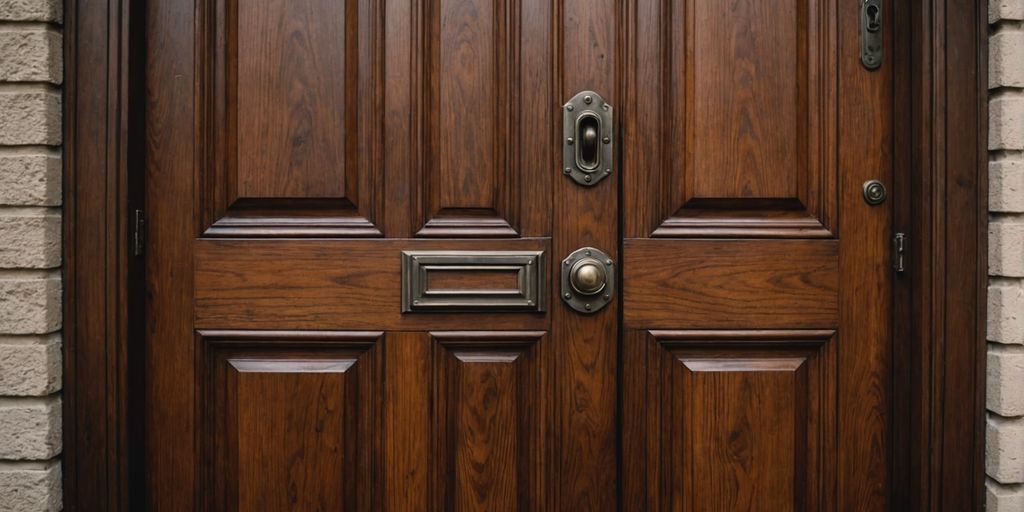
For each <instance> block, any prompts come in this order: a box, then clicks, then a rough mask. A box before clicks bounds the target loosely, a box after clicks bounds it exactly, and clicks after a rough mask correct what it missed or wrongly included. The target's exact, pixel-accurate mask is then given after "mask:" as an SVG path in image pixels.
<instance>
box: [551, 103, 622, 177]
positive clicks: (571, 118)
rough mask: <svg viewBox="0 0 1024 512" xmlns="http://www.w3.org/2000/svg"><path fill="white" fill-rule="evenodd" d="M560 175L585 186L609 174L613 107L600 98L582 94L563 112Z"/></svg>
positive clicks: (610, 170)
mask: <svg viewBox="0 0 1024 512" xmlns="http://www.w3.org/2000/svg"><path fill="white" fill-rule="evenodd" d="M562 114H563V132H564V137H565V140H564V143H563V145H562V173H563V174H565V175H566V176H568V177H570V178H572V179H573V181H575V182H576V183H579V184H580V185H584V186H591V185H596V184H597V182H599V181H601V180H602V179H603V178H604V177H606V176H608V175H610V174H611V173H612V167H613V166H612V163H613V160H612V155H613V152H612V148H613V141H612V133H613V132H614V126H615V125H614V123H613V122H612V119H613V118H612V106H611V105H609V104H608V103H606V102H605V101H604V98H602V97H601V95H600V94H597V93H596V92H593V91H583V92H581V93H579V94H577V95H576V96H573V98H572V99H571V100H569V102H568V103H566V104H565V106H564V107H563V109H562Z"/></svg>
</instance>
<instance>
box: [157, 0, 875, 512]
mask: <svg viewBox="0 0 1024 512" xmlns="http://www.w3.org/2000/svg"><path fill="white" fill-rule="evenodd" d="M867 4H871V5H875V6H876V9H877V8H878V7H877V6H878V4H877V3H876V2H875V1H874V0H870V1H865V2H857V1H839V0H729V1H723V0H636V1H630V2H619V1H615V0H560V1H555V2H552V1H550V0H427V1H419V0H405V1H398V0H330V1H328V0H193V1H183V0H150V1H149V2H147V5H146V9H147V14H146V18H147V23H146V66H145V68H146V76H145V80H146V84H147V85H146V90H147V92H146V94H147V97H146V108H145V117H146V120H145V129H146V140H147V146H146V148H145V153H146V167H145V173H146V175H145V178H146V206H145V208H146V213H147V217H148V226H149V232H148V246H147V251H146V254H145V266H146V275H147V278H146V282H147V304H146V368H145V373H146V389H145V397H146V417H145V424H146V427H145V438H146V441H145V446H146V457H145V460H146V475H145V482H146V500H147V504H148V505H149V507H150V508H152V509H154V510H191V509H205V510H342V509H344V510H523V511H527V510H530V511H532V510H615V509H616V508H619V509H622V510H638V511H639V510H771V511H778V510H884V509H885V508H886V507H887V504H888V503H889V495H890V492H891V488H892V480H891V469H890V462H891V458H892V457H891V456H892V451H893V447H892V446H891V439H892V436H891V434H890V428H891V427H890V425H891V424H892V419H893V412H892V410H891V405H892V389H891V386H892V353H893V339H892V328H891V309H892V298H891V288H892V280H893V273H892V272H893V271H892V268H891V264H890V261H891V256H892V255H891V250H890V240H891V237H892V208H891V201H886V200H885V199H886V198H885V197H883V196H884V193H885V187H891V183H892V182H893V168H892V144H893V128H892V126H893V115H892V102H893V92H892V91H893V87H892V85H893V79H892V75H893V71H892V65H891V59H886V58H885V57H886V56H885V53H884V52H885V46H884V44H886V43H887V39H888V40H891V37H889V36H890V34H891V31H890V29H889V28H888V27H887V26H885V25H884V24H881V21H882V20H885V19H886V17H885V16H882V14H883V13H882V11H879V10H876V11H870V10H869V8H870V5H867ZM886 8H889V6H886ZM865 25H867V26H868V29H873V30H867V29H866V28H865ZM866 34H867V37H870V38H872V39H871V40H870V41H869V42H868V43H865V37H866ZM872 41H873V42H872ZM865 45H866V46H865ZM865 51H870V52H875V55H876V57H877V58H878V59H879V60H877V61H871V60H870V58H867V57H865V56H864V52H865ZM872 180H874V181H876V182H877V183H872Z"/></svg>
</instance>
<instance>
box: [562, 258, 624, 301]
mask: <svg viewBox="0 0 1024 512" xmlns="http://www.w3.org/2000/svg"><path fill="white" fill-rule="evenodd" d="M614 295H615V264H614V262H613V261H612V259H611V258H610V257H609V256H608V255H607V254H605V253H604V251H601V250H600V249H595V248H593V247H584V248H582V249H577V250H575V251H573V253H572V254H570V255H569V256H568V257H567V258H565V260H563V261H562V300H564V301H565V303H566V304H568V305H569V307H571V308H573V309H575V310H576V311H579V312H580V313H594V312H597V311H599V310H600V309H601V308H603V307H604V306H605V305H606V304H608V303H609V302H611V299H612V297H613V296H614Z"/></svg>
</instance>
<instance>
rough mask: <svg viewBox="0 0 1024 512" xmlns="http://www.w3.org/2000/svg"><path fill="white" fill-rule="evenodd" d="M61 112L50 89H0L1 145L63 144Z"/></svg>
mask: <svg viewBox="0 0 1024 512" xmlns="http://www.w3.org/2000/svg"><path fill="white" fill-rule="evenodd" d="M60 112H61V110H60V94H58V93H57V92H55V91H53V90H51V89H50V88H49V86H43V85H39V86H37V85H31V86H25V87H16V88H13V89H8V90H3V89H0V145H6V146H19V145H29V144H42V145H51V146H53V145H58V144H60V138H61V133H60Z"/></svg>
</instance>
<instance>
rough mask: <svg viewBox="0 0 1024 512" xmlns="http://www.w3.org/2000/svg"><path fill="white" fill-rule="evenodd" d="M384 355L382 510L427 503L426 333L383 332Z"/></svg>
mask: <svg viewBox="0 0 1024 512" xmlns="http://www.w3.org/2000/svg"><path fill="white" fill-rule="evenodd" d="M385 343H386V347H387V350H386V351H385V361H384V368H385V370H384V371H385V374H384V383H385V384H384V385H385V388H384V390H385V391H384V392H385V395H384V396H385V397H384V400H385V420H384V439H385V441H384V457H383V461H382V462H383V465H384V471H385V473H384V482H385V483H384V496H383V498H382V500H381V501H382V502H383V504H384V510H388V511H397V512H413V511H420V510H429V509H430V499H431V493H432V490H431V485H432V483H431V480H430V471H431V468H430V463H429V461H430V457H431V453H432V448H431V441H432V437H431V436H432V432H431V430H430V421H431V416H430V415H431V401H432V395H433V393H432V387H431V368H432V364H433V360H432V357H431V350H430V338H429V336H427V335H426V334H425V333H418V332H395V333H390V334H388V335H387V338H386V340H385Z"/></svg>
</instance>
